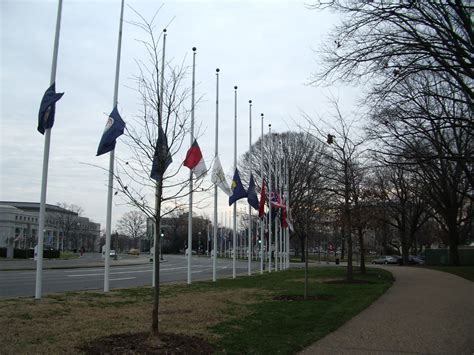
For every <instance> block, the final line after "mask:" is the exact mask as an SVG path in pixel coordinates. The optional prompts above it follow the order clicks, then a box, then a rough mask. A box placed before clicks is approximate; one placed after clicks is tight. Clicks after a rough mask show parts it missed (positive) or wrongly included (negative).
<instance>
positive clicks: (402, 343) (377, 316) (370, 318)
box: [301, 266, 474, 355]
mask: <svg viewBox="0 0 474 355" xmlns="http://www.w3.org/2000/svg"><path fill="white" fill-rule="evenodd" d="M387 269H388V270H390V271H391V272H392V273H393V275H394V276H395V278H396V281H395V283H394V285H393V286H392V287H391V288H390V289H389V290H388V291H387V292H386V293H385V294H384V295H383V296H382V297H380V298H379V299H378V300H377V301H375V302H374V303H373V304H372V305H370V306H369V307H368V308H367V309H366V310H364V311H363V312H362V313H360V314H359V315H357V316H355V317H354V318H353V319H351V320H350V321H349V322H347V323H346V324H344V325H343V326H342V327H340V328H339V329H337V330H336V331H334V332H333V333H331V334H329V335H327V336H326V337H325V338H323V339H321V340H320V341H318V342H316V343H315V344H313V345H312V346H310V347H308V348H306V349H305V350H304V351H303V352H301V354H304V355H308V354H456V355H458V354H469V355H473V354H474V283H473V282H471V281H468V280H465V279H462V278H460V277H458V276H455V275H452V274H448V273H445V272H439V271H434V270H428V269H421V268H413V267H398V266H394V267H388V268H387ZM316 321H317V320H316Z"/></svg>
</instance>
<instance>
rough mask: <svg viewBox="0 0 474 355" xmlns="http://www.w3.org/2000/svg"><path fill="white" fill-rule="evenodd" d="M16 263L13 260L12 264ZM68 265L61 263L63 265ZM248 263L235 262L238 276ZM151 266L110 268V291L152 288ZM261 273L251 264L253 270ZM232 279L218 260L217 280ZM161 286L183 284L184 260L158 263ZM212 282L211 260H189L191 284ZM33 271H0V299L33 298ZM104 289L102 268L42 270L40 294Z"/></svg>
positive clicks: (167, 257)
mask: <svg viewBox="0 0 474 355" xmlns="http://www.w3.org/2000/svg"><path fill="white" fill-rule="evenodd" d="M88 259H89V260H90V262H91V263H92V262H94V261H95V262H96V263H97V262H100V254H95V255H94V256H93V257H91V256H90V255H89V256H88ZM13 262H15V261H13ZM67 262H71V263H73V262H74V261H63V262H62V265H64V264H66V265H67ZM247 265H248V264H247V261H246V260H245V261H237V263H236V273H237V275H246V274H247ZM152 267H153V264H152V263H151V262H150V263H147V264H141V265H121V266H113V267H111V268H110V289H111V290H112V289H118V288H127V287H137V286H151V280H152ZM259 270H260V264H259V263H258V262H254V263H253V264H252V271H253V272H256V271H259ZM223 277H232V260H231V259H218V260H217V278H223ZM160 279H161V283H169V282H186V280H187V258H186V257H185V256H183V255H164V260H163V261H162V262H161V263H160ZM210 279H212V259H211V258H209V257H196V256H193V258H192V281H197V280H210ZM35 281H36V271H35V270H11V271H0V298H12V297H22V296H24V297H33V296H34V294H35ZM103 287H104V268H103V267H80V268H67V266H65V267H64V268H60V269H59V268H56V269H44V270H43V295H46V294H49V293H57V292H67V291H83V290H97V291H101V290H103Z"/></svg>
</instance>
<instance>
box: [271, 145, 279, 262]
mask: <svg viewBox="0 0 474 355" xmlns="http://www.w3.org/2000/svg"><path fill="white" fill-rule="evenodd" d="M272 143H273V140H272ZM275 153H277V152H276V149H275ZM279 180H280V179H279V176H278V154H275V188H274V190H275V194H278V193H279V191H278V186H279V183H280V181H279ZM276 211H278V210H276ZM277 213H278V212H276V213H275V214H276V216H275V217H277V216H278V215H277ZM277 221H278V219H275V271H278V270H279V267H280V265H279V255H278V252H279V249H280V248H279V245H278V243H279V240H280V234H279V233H278V232H279V229H278V222H277Z"/></svg>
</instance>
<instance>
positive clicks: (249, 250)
mask: <svg viewBox="0 0 474 355" xmlns="http://www.w3.org/2000/svg"><path fill="white" fill-rule="evenodd" d="M251 152H252V100H249V154H250V153H251ZM247 253H248V254H247V256H248V259H249V260H248V275H249V276H250V275H252V206H250V204H249V233H248V248H247Z"/></svg>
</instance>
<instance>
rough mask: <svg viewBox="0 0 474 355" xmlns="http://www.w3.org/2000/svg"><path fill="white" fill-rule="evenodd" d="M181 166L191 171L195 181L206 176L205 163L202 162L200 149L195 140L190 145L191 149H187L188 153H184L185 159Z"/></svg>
mask: <svg viewBox="0 0 474 355" xmlns="http://www.w3.org/2000/svg"><path fill="white" fill-rule="evenodd" d="M183 165H184V166H186V167H188V168H189V169H191V170H192V171H193V174H194V176H196V178H197V179H199V178H201V177H204V175H206V173H207V168H206V163H205V162H204V158H203V157H202V152H201V148H199V144H198V142H197V140H196V139H195V140H194V143H193V144H192V145H191V148H189V150H188V152H187V153H186V159H184V162H183Z"/></svg>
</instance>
